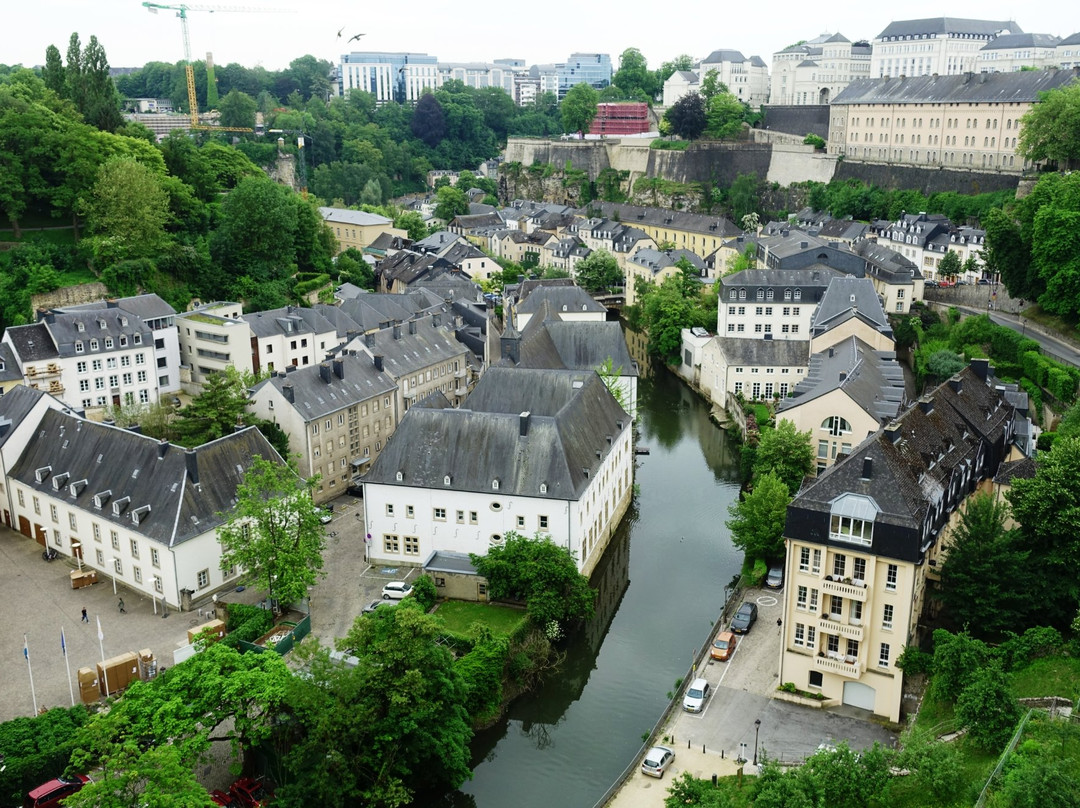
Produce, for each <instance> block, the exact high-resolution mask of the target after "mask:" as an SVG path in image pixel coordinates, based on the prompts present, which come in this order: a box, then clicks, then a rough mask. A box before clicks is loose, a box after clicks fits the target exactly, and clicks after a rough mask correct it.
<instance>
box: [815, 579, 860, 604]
mask: <svg viewBox="0 0 1080 808" xmlns="http://www.w3.org/2000/svg"><path fill="white" fill-rule="evenodd" d="M821 591H822V592H825V593H827V594H829V595H839V596H840V597H842V598H848V599H850V600H857V601H860V602H865V601H866V592H867V587H866V584H863V585H862V586H857V585H855V584H842V583H840V582H839V581H830V580H824V581H822V582H821Z"/></svg>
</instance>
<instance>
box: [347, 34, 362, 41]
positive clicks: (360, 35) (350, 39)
mask: <svg viewBox="0 0 1080 808" xmlns="http://www.w3.org/2000/svg"><path fill="white" fill-rule="evenodd" d="M362 36H364V34H357V35H356V36H351V37H349V42H352V41H354V40H357V39H359V38H360V37H362Z"/></svg>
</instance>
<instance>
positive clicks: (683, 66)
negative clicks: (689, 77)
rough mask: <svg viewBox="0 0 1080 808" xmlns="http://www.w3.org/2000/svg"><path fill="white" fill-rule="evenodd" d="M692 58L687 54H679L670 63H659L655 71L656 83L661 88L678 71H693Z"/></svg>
mask: <svg viewBox="0 0 1080 808" xmlns="http://www.w3.org/2000/svg"><path fill="white" fill-rule="evenodd" d="M693 69H694V57H693V56H691V55H690V54H688V53H680V54H679V55H678V56H676V57H675V58H674V59H672V60H671V61H670V62H661V63H660V69H659V70H658V71H657V75H656V82H657V84H658V85H660V86H661V87H663V85H664V82H665V81H667V80H668V79H670V78H671V77H672V76H674V75H675V73H676V72H678V71H679V70H693Z"/></svg>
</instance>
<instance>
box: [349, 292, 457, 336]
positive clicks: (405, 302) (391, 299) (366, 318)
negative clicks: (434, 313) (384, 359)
mask: <svg viewBox="0 0 1080 808" xmlns="http://www.w3.org/2000/svg"><path fill="white" fill-rule="evenodd" d="M422 300H424V298H422V297H421V298H417V297H415V296H413V295H412V294H411V293H410V294H404V295H396V294H391V293H388V292H387V293H374V292H372V293H369V294H366V295H359V296H357V297H354V298H350V299H347V300H343V301H341V305H340V306H339V307H338V308H340V309H341V311H343V312H345V314H346V315H348V316H349V318H351V319H352V320H353V322H355V323H356V324H357V325H358V326H359V328H360V330H361V331H374V330H375V329H377V328H380V327H382V326H383V325H384V324H389V323H391V322H395V321H397V322H401V321H404V320H408V319H409V318H410V317H412V316H413V315H414V314H416V313H417V312H419V311H423V310H425V307H424V306H422V305H421V301H422ZM440 303H441V301H440Z"/></svg>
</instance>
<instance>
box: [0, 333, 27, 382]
mask: <svg viewBox="0 0 1080 808" xmlns="http://www.w3.org/2000/svg"><path fill="white" fill-rule="evenodd" d="M21 378H22V368H21V367H19V360H18V359H17V358H16V356H15V352H14V351H13V350H11V346H10V345H8V344H7V343H6V342H0V382H13V381H17V380H19V379H21Z"/></svg>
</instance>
